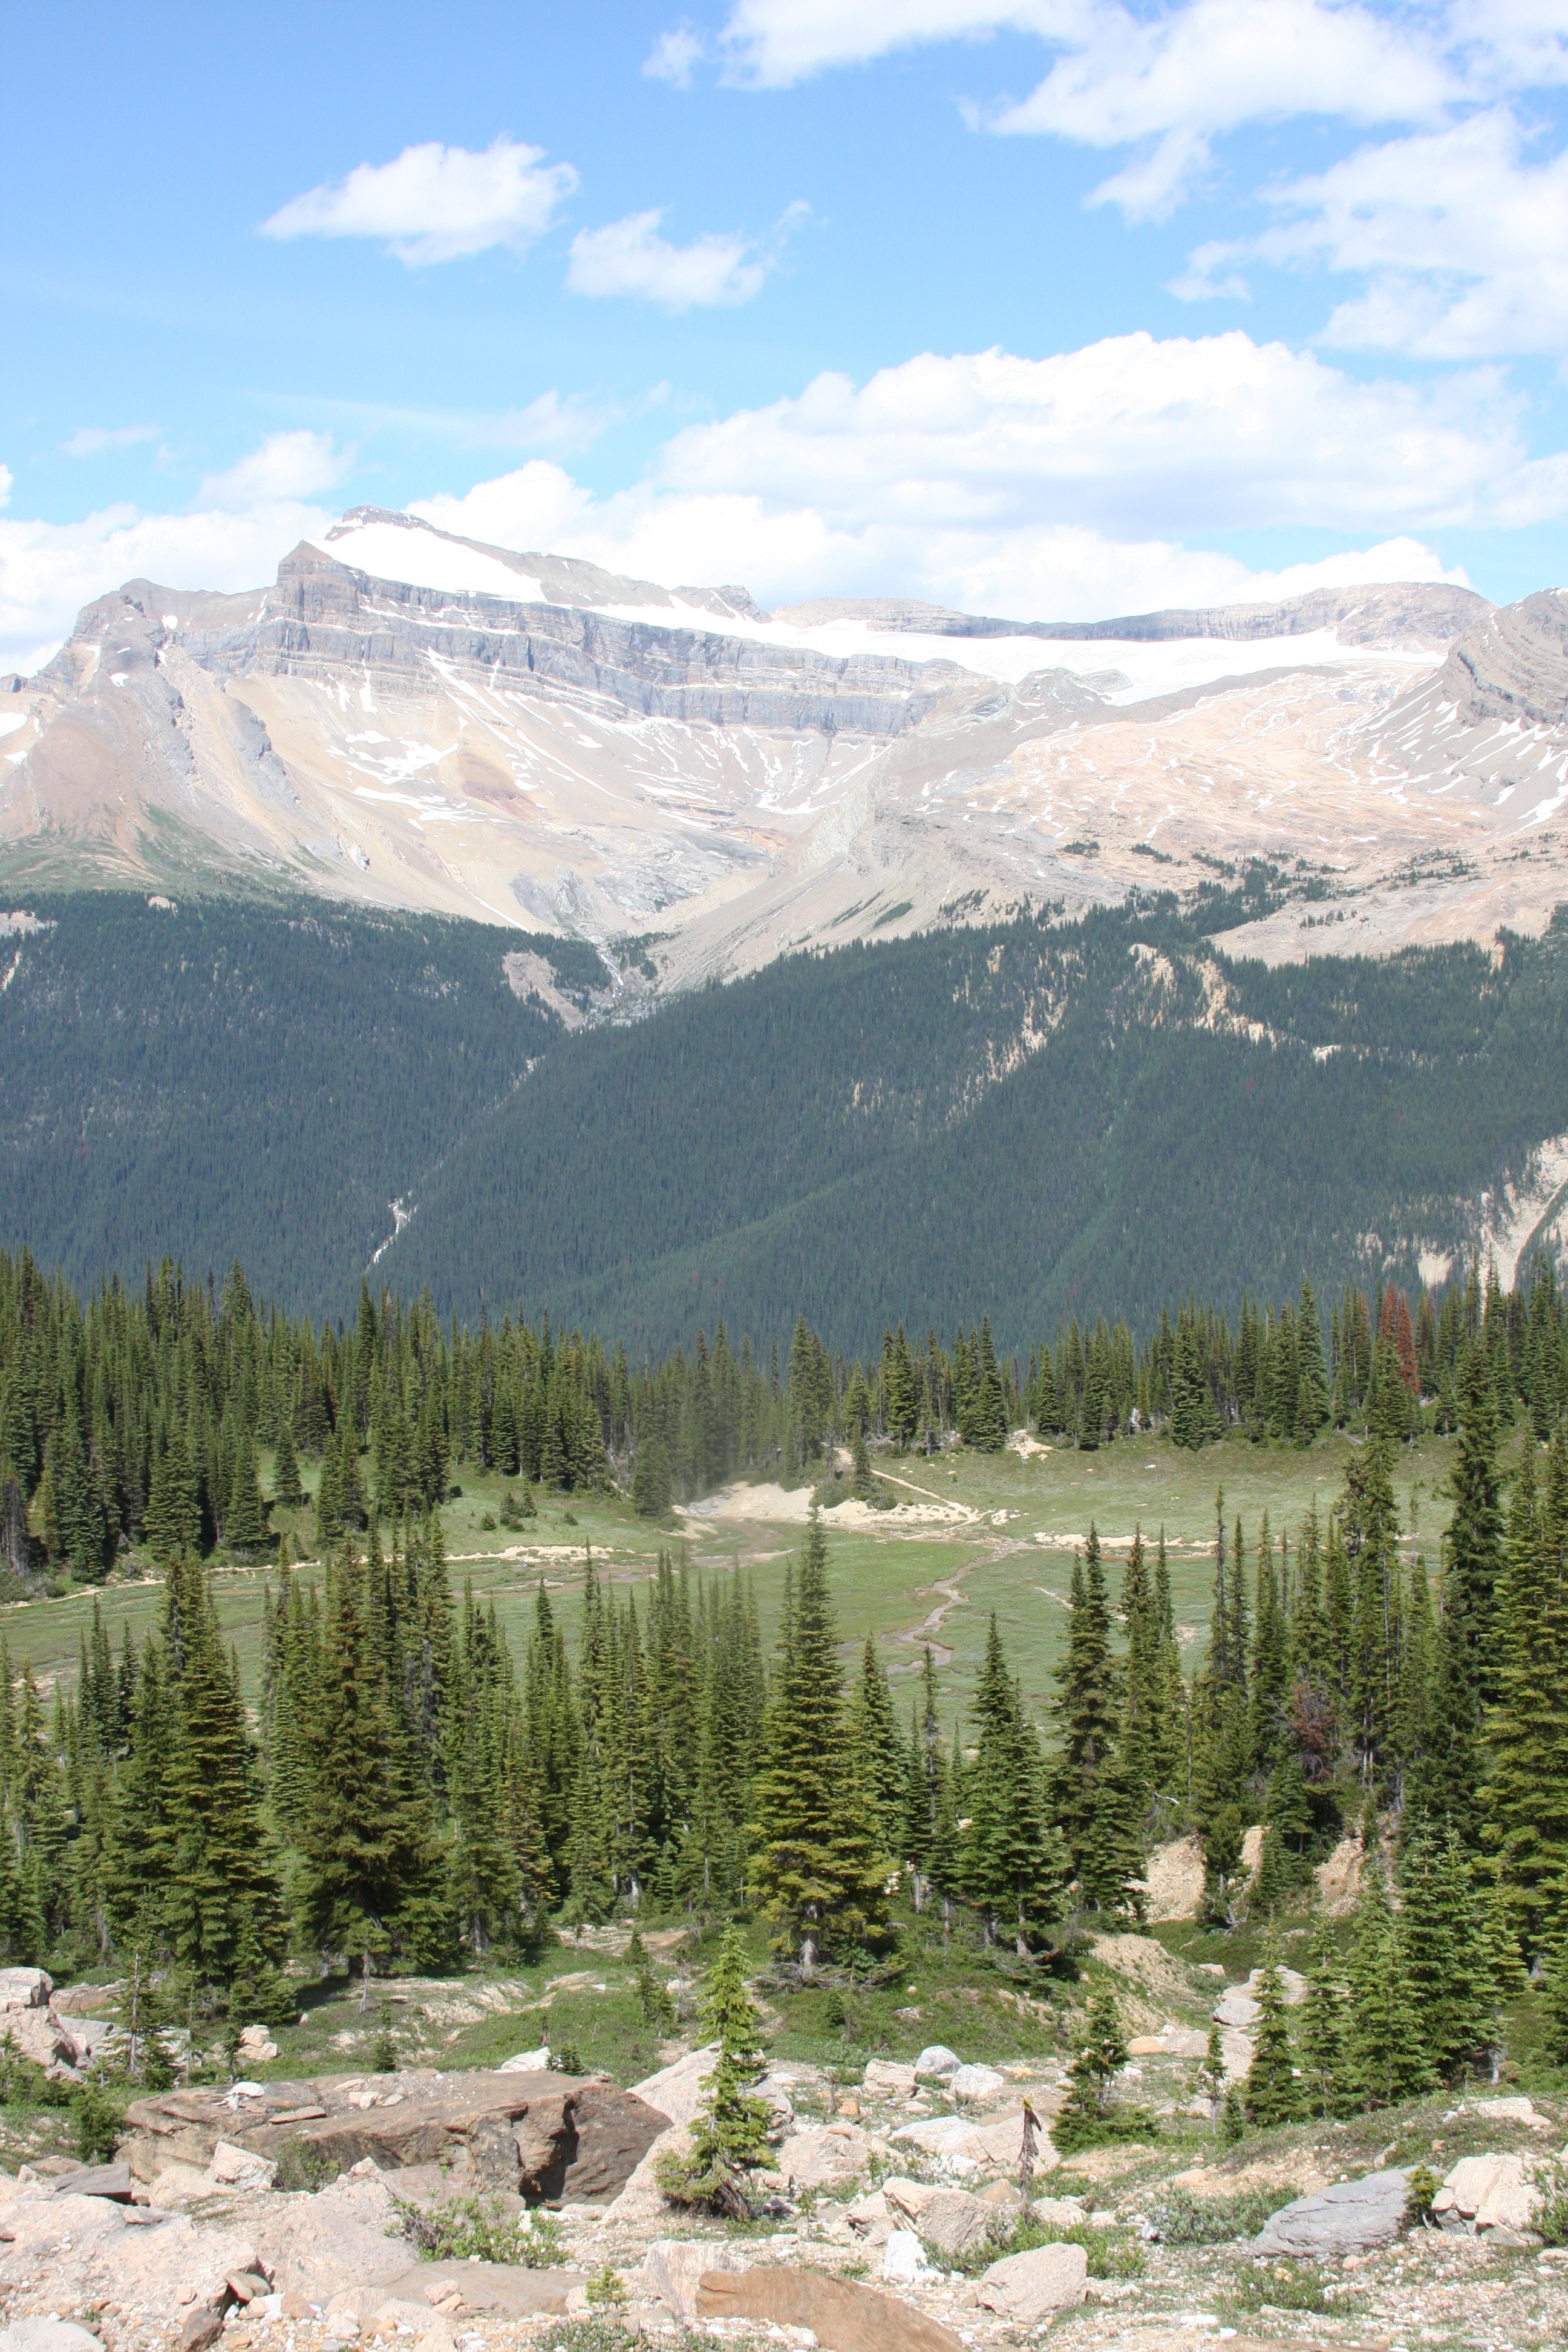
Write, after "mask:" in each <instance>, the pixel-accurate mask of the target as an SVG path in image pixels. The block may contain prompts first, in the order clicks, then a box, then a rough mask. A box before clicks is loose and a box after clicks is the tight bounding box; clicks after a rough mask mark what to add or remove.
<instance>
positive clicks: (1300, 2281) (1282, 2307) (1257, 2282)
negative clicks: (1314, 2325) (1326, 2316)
mask: <svg viewBox="0 0 1568 2352" xmlns="http://www.w3.org/2000/svg"><path fill="white" fill-rule="evenodd" d="M1327 2285H1328V2281H1327V2280H1326V2279H1325V2278H1324V2276H1323V2273H1322V2272H1321V2270H1320V2269H1319V2268H1318V2265H1317V2263H1302V2262H1287V2263H1244V2264H1243V2266H1242V2268H1241V2270H1240V2272H1239V2273H1238V2274H1237V2282H1236V2285H1235V2288H1234V2289H1233V2291H1232V2294H1231V2301H1232V2302H1233V2303H1234V2304H1235V2305H1236V2307H1237V2310H1238V2311H1315V2312H1320V2313H1321V2312H1325V2311H1330V2310H1331V2309H1332V2308H1333V2305H1331V2303H1330V2302H1329V2301H1328V2299H1327V2296H1326V2294H1325V2292H1324V2290H1325V2288H1326V2287H1327Z"/></svg>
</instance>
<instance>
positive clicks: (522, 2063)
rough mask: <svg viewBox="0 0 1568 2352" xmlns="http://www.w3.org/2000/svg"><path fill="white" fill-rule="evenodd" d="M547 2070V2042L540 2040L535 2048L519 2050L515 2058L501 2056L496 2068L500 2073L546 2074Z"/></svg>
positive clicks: (548, 2050)
mask: <svg viewBox="0 0 1568 2352" xmlns="http://www.w3.org/2000/svg"><path fill="white" fill-rule="evenodd" d="M549 2071H550V2044H549V2042H541V2043H540V2045H539V2047H538V2049H537V2050H520V2051H519V2052H518V2053H517V2056H516V2057H515V2058H503V2059H502V2060H501V2062H500V2066H499V2067H498V2068H497V2069H496V2072H497V2073H498V2074H548V2073H549Z"/></svg>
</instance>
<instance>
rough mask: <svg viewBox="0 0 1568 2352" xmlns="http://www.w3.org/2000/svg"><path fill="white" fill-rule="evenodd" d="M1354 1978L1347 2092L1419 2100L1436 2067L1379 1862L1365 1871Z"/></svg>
mask: <svg viewBox="0 0 1568 2352" xmlns="http://www.w3.org/2000/svg"><path fill="white" fill-rule="evenodd" d="M1349 1977H1350V2031H1349V2034H1348V2037H1347V2043H1346V2050H1345V2076H1346V2084H1347V2088H1348V2089H1349V2090H1350V2091H1352V2093H1353V2094H1354V2095H1356V2096H1357V2097H1359V2098H1360V2099H1361V2100H1362V2101H1363V2102H1364V2103H1365V2104H1366V2105H1368V2106H1380V2107H1381V2106H1390V2105H1394V2102H1395V2101H1397V2100H1400V2099H1412V2098H1416V2097H1418V2096H1419V2095H1420V2094H1421V2093H1422V2092H1423V2091H1425V2090H1426V2089H1428V2088H1429V2087H1430V2085H1431V2082H1432V2068H1431V2064H1430V2062H1429V2060H1428V2058H1427V2055H1426V2035H1425V2032H1424V2031H1423V2027H1422V2021H1421V2019H1420V2017H1419V2015H1418V2013H1417V2011H1416V2008H1415V1995H1414V1992H1413V1990H1412V1988H1411V1982H1410V1975H1409V1969H1408V1966H1407V1961H1406V1955H1405V1944H1404V1939H1403V1937H1401V1935H1400V1933H1399V1930H1398V1927H1397V1926H1396V1924H1395V1921H1394V1913H1393V1910H1392V1908H1391V1906H1390V1904H1389V1900H1388V1889H1387V1886H1386V1885H1385V1884H1384V1876H1383V1872H1382V1869H1381V1867H1380V1866H1379V1865H1378V1864H1376V1863H1375V1862H1368V1863H1367V1864H1365V1865H1364V1867H1363V1875H1362V1892H1361V1897H1360V1900H1359V1902H1358V1903H1357V1906H1356V1914H1355V1922H1354V1927H1353V1929H1352V1941H1351V1955H1350V1970H1349Z"/></svg>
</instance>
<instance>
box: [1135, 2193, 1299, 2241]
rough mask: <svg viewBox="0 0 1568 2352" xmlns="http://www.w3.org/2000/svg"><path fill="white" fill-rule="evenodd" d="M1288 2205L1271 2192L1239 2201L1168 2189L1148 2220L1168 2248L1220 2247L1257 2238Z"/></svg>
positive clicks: (1282, 2198) (1282, 2197)
mask: <svg viewBox="0 0 1568 2352" xmlns="http://www.w3.org/2000/svg"><path fill="white" fill-rule="evenodd" d="M1289 2201H1290V2200H1289V2198H1288V2197H1285V2196H1283V2195H1281V2194H1280V2192H1279V2190H1278V2189H1250V2190H1248V2191H1247V2192H1246V2193H1245V2194H1243V2195H1242V2196H1240V2197H1194V2196H1193V2194H1192V2193H1191V2191H1190V2190H1189V2189H1167V2191H1166V2192H1165V2195H1164V2196H1163V2198H1162V2199H1161V2200H1160V2201H1159V2203H1158V2204H1157V2205H1154V2206H1152V2208H1151V2209H1150V2213H1149V2219H1150V2220H1151V2221H1152V2223H1153V2224H1154V2227H1155V2228H1156V2229H1157V2230H1158V2231H1159V2232H1160V2235H1161V2237H1162V2238H1163V2240H1164V2242H1165V2243H1166V2245H1168V2246H1222V2245H1225V2244H1226V2243H1227V2242H1229V2241H1230V2240H1231V2239H1233V2238H1252V2237H1256V2236H1257V2234H1258V2231H1259V2230H1261V2229H1262V2227H1263V2224H1264V2223H1265V2221H1268V2218H1269V2216H1270V2215H1271V2214H1274V2213H1278V2212H1279V2209H1280V2207H1281V2206H1282V2205H1288V2204H1289Z"/></svg>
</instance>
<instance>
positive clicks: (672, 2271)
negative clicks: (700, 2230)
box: [633, 2238, 742, 2327]
mask: <svg viewBox="0 0 1568 2352" xmlns="http://www.w3.org/2000/svg"><path fill="white" fill-rule="evenodd" d="M741 2264H742V2258H741V2256H740V2255H739V2254H738V2253H736V2252H734V2251H733V2250H732V2249H731V2247H729V2246H726V2245H721V2244H715V2243H714V2242H712V2241H711V2240H709V2239H703V2238H656V2239H655V2241H654V2242H653V2244H652V2245H651V2246H650V2247H649V2248H648V2250H647V2253H646V2254H645V2255H644V2256H643V2263H642V2277H641V2280H640V2281H638V2282H637V2284H640V2285H641V2286H642V2287H643V2288H644V2290H645V2293H644V2295H643V2296H642V2297H637V2299H638V2300H652V2301H654V2302H658V2303H661V2304H663V2305H664V2307H665V2309H666V2310H667V2311H668V2312H670V2313H672V2314H673V2315H674V2316H675V2317H676V2318H677V2319H678V2320H679V2322H680V2324H681V2326H683V2327H689V2326H692V2324H693V2322H694V2321H695V2320H696V2317H697V2294H698V2289H699V2288H700V2285H701V2284H702V2278H703V2273H705V2272H709V2271H729V2270H738V2269H740V2267H741ZM633 2292H634V2297H635V2296H636V2288H635V2287H634V2290H633Z"/></svg>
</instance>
